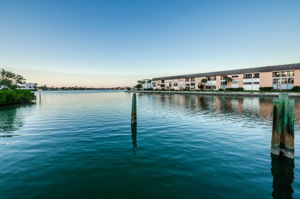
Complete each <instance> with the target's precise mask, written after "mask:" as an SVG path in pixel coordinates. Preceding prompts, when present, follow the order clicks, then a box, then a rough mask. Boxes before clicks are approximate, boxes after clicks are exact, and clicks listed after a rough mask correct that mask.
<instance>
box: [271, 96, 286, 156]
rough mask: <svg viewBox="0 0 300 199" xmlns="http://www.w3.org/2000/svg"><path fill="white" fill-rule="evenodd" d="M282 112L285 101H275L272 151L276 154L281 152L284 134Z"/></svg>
mask: <svg viewBox="0 0 300 199" xmlns="http://www.w3.org/2000/svg"><path fill="white" fill-rule="evenodd" d="M282 114H283V101H280V100H274V101H273V129H272V140H271V152H272V154H274V155H279V154H280V139H281V135H282V126H283V125H282V124H283V121H282Z"/></svg>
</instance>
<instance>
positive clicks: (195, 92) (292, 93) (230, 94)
mask: <svg viewBox="0 0 300 199" xmlns="http://www.w3.org/2000/svg"><path fill="white" fill-rule="evenodd" d="M136 93H149V94H151V93H152V94H190V95H227V96H253V97H259V96H270V97H277V96H278V95H279V93H282V92H254V91H251V92H236V91H160V90H151V91H149V90H147V91H136ZM287 93H288V96H289V97H300V92H299V93H297V92H287Z"/></svg>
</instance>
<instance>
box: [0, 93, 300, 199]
mask: <svg viewBox="0 0 300 199" xmlns="http://www.w3.org/2000/svg"><path fill="white" fill-rule="evenodd" d="M137 101H138V126H137V135H136V137H135V136H133V137H132V134H131V126H130V109H131V96H130V94H127V93H123V92H109V91H105V92H103V91H99V92H64V93H62V92H44V93H43V95H42V99H41V101H39V100H37V104H36V105H31V106H23V107H14V108H6V109H1V110H0V198H1V199H8V198H22V199H27V198H43V199H48V198H51V199H52V198H72V199H74V198H131V199H133V198H163V199H168V198H197V199H198V198H228V199H229V198H230V199H235V198H237V199H240V198H243V199H247V198H249V199H250V198H251V199H253V198H256V199H258V198H285V199H286V198H300V150H299V148H300V139H299V138H300V137H299V130H300V118H299V112H300V101H299V100H296V116H297V118H296V135H295V145H296V152H295V156H296V159H295V162H294V164H293V163H291V162H284V161H281V160H278V159H276V158H273V159H272V158H271V156H270V141H271V128H272V122H271V118H272V98H255V97H252V98H250V97H237V98H227V97H213V96H206V97H203V96H202V97H201V96H189V95H154V94H153V95H152V94H143V95H138V96H137ZM135 142H136V143H135Z"/></svg>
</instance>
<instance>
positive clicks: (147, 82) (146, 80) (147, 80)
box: [142, 79, 153, 89]
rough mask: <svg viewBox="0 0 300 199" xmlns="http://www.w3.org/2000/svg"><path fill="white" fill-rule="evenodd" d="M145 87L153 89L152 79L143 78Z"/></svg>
mask: <svg viewBox="0 0 300 199" xmlns="http://www.w3.org/2000/svg"><path fill="white" fill-rule="evenodd" d="M142 86H143V89H152V88H153V87H152V80H151V79H144V80H142Z"/></svg>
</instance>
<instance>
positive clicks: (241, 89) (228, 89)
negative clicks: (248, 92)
mask: <svg viewBox="0 0 300 199" xmlns="http://www.w3.org/2000/svg"><path fill="white" fill-rule="evenodd" d="M226 90H227V91H243V90H244V88H226Z"/></svg>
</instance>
